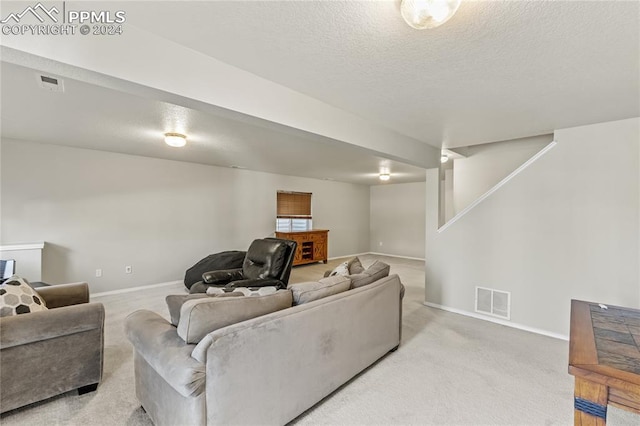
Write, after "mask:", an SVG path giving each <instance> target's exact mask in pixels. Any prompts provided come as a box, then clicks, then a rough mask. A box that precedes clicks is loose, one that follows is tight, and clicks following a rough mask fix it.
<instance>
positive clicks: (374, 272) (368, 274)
mask: <svg viewBox="0 0 640 426" xmlns="http://www.w3.org/2000/svg"><path fill="white" fill-rule="evenodd" d="M390 269H391V267H390V266H389V265H387V264H386V263H384V262H380V261H379V260H376V261H375V262H373V264H372V265H371V266H369V267H368V268H367V269H365V270H364V272H362V273H361V274H354V275H351V276H350V278H351V288H358V287H362V286H365V285H367V284H371V283H372V282H375V281H378V280H379V279H380V278H384V277H386V276H388V275H389V270H390Z"/></svg>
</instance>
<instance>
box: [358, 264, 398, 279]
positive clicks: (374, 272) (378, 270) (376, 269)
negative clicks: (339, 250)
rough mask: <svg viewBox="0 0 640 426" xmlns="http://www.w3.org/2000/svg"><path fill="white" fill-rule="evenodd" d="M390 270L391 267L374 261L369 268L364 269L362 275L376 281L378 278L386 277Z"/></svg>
mask: <svg viewBox="0 0 640 426" xmlns="http://www.w3.org/2000/svg"><path fill="white" fill-rule="evenodd" d="M390 269H391V266H389V265H387V264H386V263H384V262H380V261H379V260H376V261H375V262H373V264H372V265H371V266H369V267H368V268H367V269H365V271H364V273H365V274H367V275H369V276H370V277H371V278H373V280H374V281H378V280H379V279H380V278H384V277H386V276H388V275H389V270H390Z"/></svg>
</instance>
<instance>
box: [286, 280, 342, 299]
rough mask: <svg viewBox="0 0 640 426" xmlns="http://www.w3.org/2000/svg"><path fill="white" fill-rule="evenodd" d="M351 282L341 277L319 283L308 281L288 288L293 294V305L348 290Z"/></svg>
mask: <svg viewBox="0 0 640 426" xmlns="http://www.w3.org/2000/svg"><path fill="white" fill-rule="evenodd" d="M350 286H351V280H350V279H349V278H348V277H345V276H343V275H334V276H332V277H327V278H322V279H321V280H320V281H309V282H304V283H298V284H293V285H291V286H289V289H290V290H291V293H292V294H293V304H294V305H302V304H303V303H308V302H313V301H314V300H318V299H322V298H323V297H327V296H331V295H333V294H338V293H342V292H343V291H347V290H349V287H350Z"/></svg>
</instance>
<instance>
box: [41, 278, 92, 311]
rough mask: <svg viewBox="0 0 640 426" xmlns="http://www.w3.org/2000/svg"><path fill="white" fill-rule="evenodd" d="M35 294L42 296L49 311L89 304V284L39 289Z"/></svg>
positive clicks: (62, 285) (61, 285)
mask: <svg viewBox="0 0 640 426" xmlns="http://www.w3.org/2000/svg"><path fill="white" fill-rule="evenodd" d="M36 292H37V293H38V294H39V295H40V296H42V298H43V299H44V303H45V304H46V305H47V308H49V309H52V308H59V307H61V306H70V305H79V304H81V303H89V284H87V283H72V284H60V285H52V286H49V287H39V288H38V289H36Z"/></svg>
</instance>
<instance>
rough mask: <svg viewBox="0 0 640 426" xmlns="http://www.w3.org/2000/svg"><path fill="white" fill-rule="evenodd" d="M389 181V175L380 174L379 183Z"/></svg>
mask: <svg viewBox="0 0 640 426" xmlns="http://www.w3.org/2000/svg"><path fill="white" fill-rule="evenodd" d="M389 179H391V175H390V174H389V173H380V180H381V181H388V180H389Z"/></svg>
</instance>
